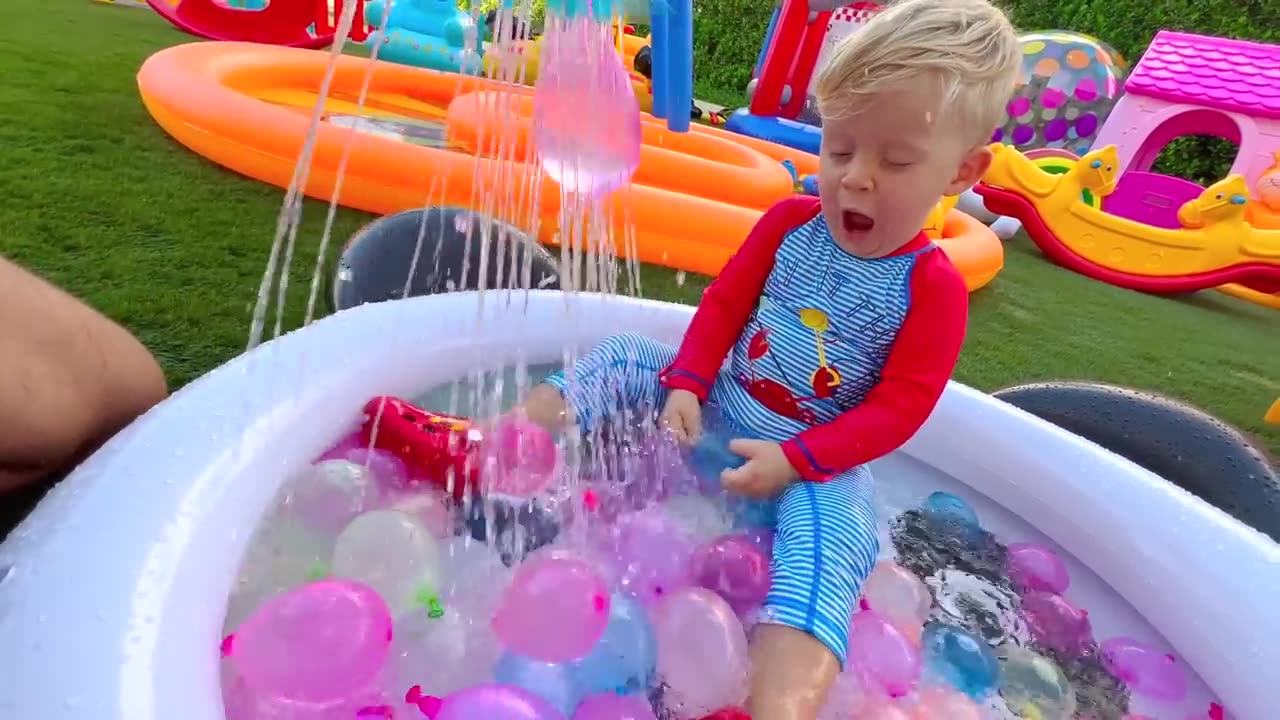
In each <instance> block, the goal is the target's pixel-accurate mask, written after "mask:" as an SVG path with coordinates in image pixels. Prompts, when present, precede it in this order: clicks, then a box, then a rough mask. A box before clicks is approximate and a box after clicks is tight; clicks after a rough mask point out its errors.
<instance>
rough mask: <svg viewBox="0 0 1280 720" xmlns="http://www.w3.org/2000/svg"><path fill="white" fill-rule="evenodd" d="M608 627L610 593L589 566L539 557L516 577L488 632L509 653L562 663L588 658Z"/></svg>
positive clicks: (582, 562)
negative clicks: (508, 650) (490, 630)
mask: <svg viewBox="0 0 1280 720" xmlns="http://www.w3.org/2000/svg"><path fill="white" fill-rule="evenodd" d="M608 622H609V591H608V588H606V587H605V584H604V580H602V579H601V578H600V575H599V574H597V573H596V572H595V571H594V570H593V569H592V568H591V565H590V564H588V563H587V562H586V561H584V560H581V559H577V558H572V557H540V558H535V559H533V560H531V561H527V562H525V563H524V564H523V565H521V566H520V568H519V569H518V570H517V571H516V574H515V577H514V578H512V580H511V584H510V585H509V586H508V587H507V591H506V592H505V593H504V594H503V597H502V603H501V605H500V606H499V607H498V611H497V613H496V614H495V615H494V617H493V629H494V632H496V633H497V634H498V638H499V639H500V640H502V642H503V644H504V645H506V646H507V648H508V649H510V650H511V651H512V652H514V653H516V654H518V655H524V656H525V657H530V658H534V659H537V660H543V661H546V662H555V663H561V662H568V661H570V660H576V659H578V658H580V657H583V656H584V655H586V654H587V653H588V652H590V651H591V648H592V646H594V645H595V644H596V642H597V641H598V640H599V639H600V637H601V636H602V635H604V629H605V626H606V625H607V624H608Z"/></svg>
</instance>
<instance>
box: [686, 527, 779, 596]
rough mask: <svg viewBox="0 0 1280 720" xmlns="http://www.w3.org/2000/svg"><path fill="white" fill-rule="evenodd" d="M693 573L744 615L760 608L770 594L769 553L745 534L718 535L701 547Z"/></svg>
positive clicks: (707, 587) (697, 579)
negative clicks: (718, 536)
mask: <svg viewBox="0 0 1280 720" xmlns="http://www.w3.org/2000/svg"><path fill="white" fill-rule="evenodd" d="M693 569H694V570H693V576H694V579H695V580H696V581H697V583H698V584H699V585H701V586H702V587H704V588H706V589H708V590H711V591H713V592H715V593H716V594H717V595H719V596H720V597H722V598H724V600H725V602H727V603H729V606H730V607H732V608H733V611H734V612H736V613H739V614H742V613H744V612H746V611H748V610H750V609H752V608H755V607H759V606H760V605H761V603H763V602H764V598H765V595H767V594H768V593H769V584H770V583H769V556H767V555H765V554H764V552H763V551H762V549H761V548H760V546H759V545H758V544H756V543H754V542H752V541H751V540H750V539H749V538H747V537H745V536H743V535H728V536H725V537H721V538H716V539H715V540H712V541H711V542H710V543H708V544H706V545H704V546H703V547H701V548H699V549H698V552H697V553H696V554H695V555H694V559H693Z"/></svg>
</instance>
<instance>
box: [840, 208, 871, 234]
mask: <svg viewBox="0 0 1280 720" xmlns="http://www.w3.org/2000/svg"><path fill="white" fill-rule="evenodd" d="M840 222H841V224H843V225H844V229H845V232H867V231H868V230H870V229H871V228H873V227H875V224H876V221H875V220H872V219H871V218H870V217H867V216H866V215H863V214H862V213H860V212H853V211H852V210H845V211H843V212H841V213H840Z"/></svg>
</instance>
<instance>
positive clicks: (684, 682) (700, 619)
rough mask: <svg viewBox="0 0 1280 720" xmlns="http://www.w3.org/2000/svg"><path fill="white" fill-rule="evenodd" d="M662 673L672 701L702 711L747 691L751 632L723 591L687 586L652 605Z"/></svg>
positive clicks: (696, 714) (691, 710)
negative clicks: (748, 645) (749, 635)
mask: <svg viewBox="0 0 1280 720" xmlns="http://www.w3.org/2000/svg"><path fill="white" fill-rule="evenodd" d="M653 629H654V636H655V637H656V638H657V641H658V663H657V670H658V675H659V677H660V678H661V679H662V681H663V682H664V683H666V684H667V690H668V692H669V693H670V697H671V699H672V700H673V706H674V707H679V708H681V711H682V712H683V713H684V714H686V715H691V716H693V717H700V715H699V713H701V714H704V715H705V714H708V713H711V712H714V711H715V710H716V709H717V708H721V707H725V706H728V705H740V704H741V703H742V702H743V701H744V700H745V699H746V695H747V670H748V665H747V663H748V658H747V633H746V630H744V629H743V627H742V622H741V621H740V620H739V619H738V616H737V615H736V614H735V613H734V612H733V608H731V607H729V604H728V603H726V602H725V601H724V600H723V599H722V598H721V597H720V596H719V595H716V594H715V593H713V592H711V591H710V590H707V589H705V588H684V589H682V590H678V591H676V592H674V593H672V594H670V595H668V596H667V597H665V598H663V600H662V602H660V603H658V605H657V606H656V607H654V610H653Z"/></svg>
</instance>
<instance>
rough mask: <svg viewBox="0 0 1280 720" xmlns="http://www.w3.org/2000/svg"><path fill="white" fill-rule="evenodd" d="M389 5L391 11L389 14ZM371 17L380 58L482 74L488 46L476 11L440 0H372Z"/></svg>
mask: <svg viewBox="0 0 1280 720" xmlns="http://www.w3.org/2000/svg"><path fill="white" fill-rule="evenodd" d="M388 6H390V13H389V14H388V9H387V8H388ZM365 16H366V17H367V18H368V22H369V25H370V27H374V28H381V30H380V31H379V32H376V33H374V34H372V35H370V36H369V39H368V40H367V41H366V44H368V45H374V44H376V45H377V46H378V51H377V52H378V59H379V60H385V61H387V62H394V63H400V64H402V65H412V66H414V67H424V68H429V69H431V70H442V71H445V72H457V73H478V72H480V70H481V67H482V59H483V55H484V50H483V47H482V45H483V44H482V43H481V42H480V35H479V28H477V27H476V22H475V19H474V18H472V17H471V14H470V13H467V12H464V11H462V10H459V9H458V8H457V6H456V5H454V4H452V3H448V2H437V1H436V0H397V1H396V2H390V1H389V0H368V2H366V3H365Z"/></svg>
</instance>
